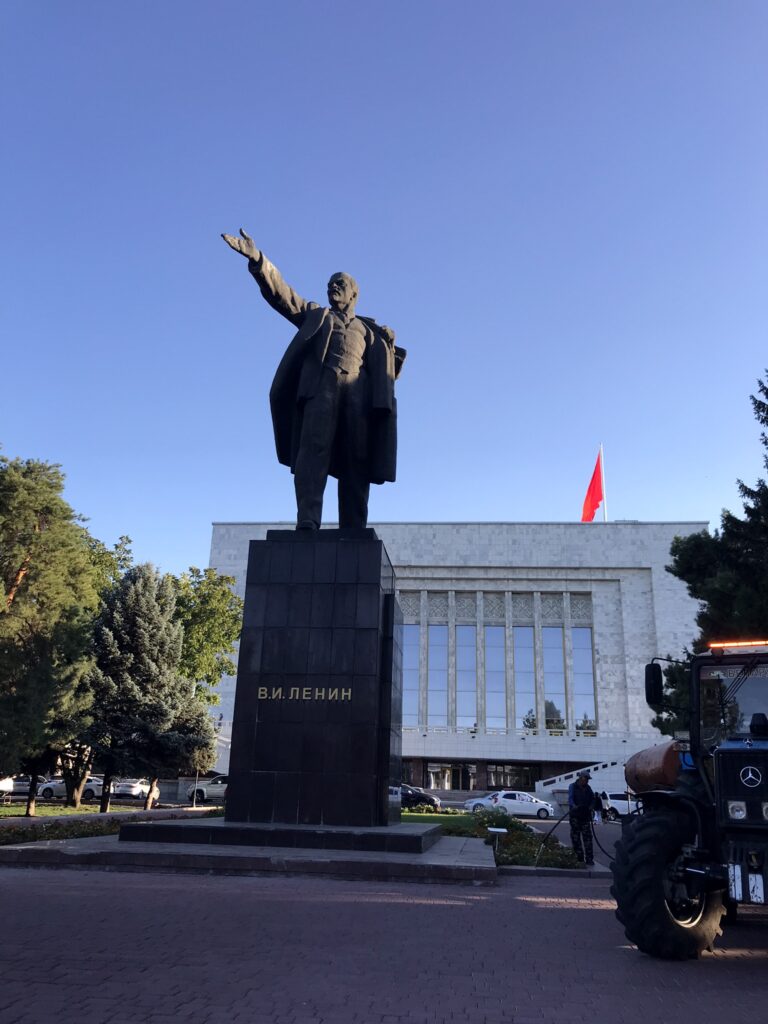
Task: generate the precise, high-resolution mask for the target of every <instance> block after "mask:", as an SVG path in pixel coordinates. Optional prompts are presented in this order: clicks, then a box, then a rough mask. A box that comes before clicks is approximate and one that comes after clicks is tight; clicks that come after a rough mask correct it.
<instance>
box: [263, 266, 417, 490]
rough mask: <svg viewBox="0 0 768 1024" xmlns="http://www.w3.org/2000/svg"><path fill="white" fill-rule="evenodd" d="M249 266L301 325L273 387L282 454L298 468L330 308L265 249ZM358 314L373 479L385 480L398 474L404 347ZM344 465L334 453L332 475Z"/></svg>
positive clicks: (270, 297) (267, 293)
mask: <svg viewBox="0 0 768 1024" xmlns="http://www.w3.org/2000/svg"><path fill="white" fill-rule="evenodd" d="M248 269H249V271H250V272H251V274H252V275H253V277H254V278H255V279H256V282H257V284H258V286H259V288H260V289H261V294H262V295H263V296H264V298H265V299H266V300H267V302H268V303H269V304H270V306H272V308H273V309H275V310H277V312H278V313H280V314H281V315H282V316H284V317H285V318H286V319H287V320H290V321H291V323H292V324H293V325H294V326H295V327H298V333H297V334H296V336H295V337H294V339H293V341H292V342H291V343H290V345H289V346H288V348H287V349H286V351H285V354H284V356H283V358H282V359H281V360H280V365H279V366H278V368H277V372H276V373H275V379H274V380H273V381H272V387H271V388H270V392H269V405H270V409H271V412H272V426H273V428H274V432H275V447H276V449H277V458H278V460H279V461H280V462H281V463H282V464H283V465H284V466H290V467H291V471H293V470H294V469H295V467H296V456H297V455H298V450H299V441H300V439H301V424H302V417H303V409H304V403H305V402H306V401H307V399H309V398H312V396H313V395H315V394H316V392H317V390H318V388H319V386H320V378H321V376H322V373H323V360H324V359H325V355H326V352H327V351H328V344H329V342H330V340H331V333H332V330H333V317H332V316H331V311H330V309H329V308H328V307H326V306H320V305H318V304H317V303H315V302H307V300H306V299H303V298H302V297H301V296H300V295H298V294H297V293H296V292H295V291H294V290H293V288H291V286H290V285H289V284H287V283H286V281H285V280H284V279H283V277H282V276H281V274H280V272H279V271H278V269H277V268H276V267H275V266H274V264H272V263H270V261H269V260H268V259H267V258H266V256H264V255H263V254H262V257H261V260H260V261H258V262H257V261H255V260H249V262H248ZM357 319H358V320H359V321H360V322H361V323H362V324H363V325H364V328H365V339H366V350H365V356H364V358H363V363H364V366H365V370H366V373H367V375H368V379H369V385H370V388H369V390H370V403H371V404H370V416H369V431H368V434H369V458H368V478H369V480H370V482H371V483H374V484H380V483H384V482H385V481H387V480H394V479H395V471H396V463H397V400H396V398H395V380H396V379H397V377H398V376H399V374H400V369H401V367H402V364H403V361H404V359H405V351H404V349H401V348H398V347H397V346H396V345H394V344H393V343H392V342H391V341H390V340H389V339H388V338H387V336H386V335H385V334H384V333H383V332H382V329H381V327H379V325H378V324H377V323H376V322H375V321H374V320H371V319H369V318H368V317H357ZM342 468H343V467H342V464H341V462H340V460H339V458H338V457H334V458H333V459H332V461H331V467H330V473H331V475H332V476H335V477H338V475H339V470H340V469H342Z"/></svg>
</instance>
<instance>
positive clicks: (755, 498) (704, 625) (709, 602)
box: [653, 371, 768, 734]
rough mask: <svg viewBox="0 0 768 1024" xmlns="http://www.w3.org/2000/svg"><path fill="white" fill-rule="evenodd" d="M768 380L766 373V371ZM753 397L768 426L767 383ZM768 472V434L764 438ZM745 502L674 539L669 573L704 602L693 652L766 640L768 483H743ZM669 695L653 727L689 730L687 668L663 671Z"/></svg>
mask: <svg viewBox="0 0 768 1024" xmlns="http://www.w3.org/2000/svg"><path fill="white" fill-rule="evenodd" d="M766 374H767V377H766V380H768V371H766ZM757 386H758V394H757V395H752V396H750V397H751V402H752V409H753V411H754V414H755V418H756V419H757V421H758V422H759V423H760V424H761V426H762V427H763V428H768V383H766V381H763V380H758V382H757ZM760 440H761V443H762V446H763V448H764V450H765V453H766V454H765V455H764V456H763V464H764V466H765V468H766V470H768V434H766V430H765V429H764V430H763V432H762V433H761V435H760ZM738 484H739V493H740V495H741V497H742V500H743V513H742V515H741V516H737V515H734V514H733V513H732V512H729V511H727V510H724V511H723V513H722V516H721V518H720V529H719V530H715V531H714V533H711V534H710V533H708V532H707V531H702V532H701V533H694V534H691V535H690V536H688V537H676V538H675V540H674V541H673V543H672V548H671V552H670V553H671V555H672V563H671V564H670V565H669V566H667V570H668V572H671V573H672V575H673V576H676V577H677V578H678V579H679V580H682V581H683V583H685V584H686V585H687V587H688V593H689V594H690V595H691V597H693V598H695V599H696V600H697V601H699V602H700V606H699V611H698V614H697V616H696V622H697V625H698V627H699V631H700V632H699V636H698V637H696V639H695V640H694V641H693V642H692V644H691V647H692V650H693V652H694V653H698V652H700V651H703V650H706V647H707V644H708V643H709V642H710V641H713V640H750V639H762V638H766V637H767V636H768V484H766V481H765V480H764V479H759V480H758V481H757V483H756V484H755V486H754V487H748V486H747V485H746V484H745V483H744V482H743V481H741V480H740V481H739V482H738ZM664 676H665V697H667V698H668V700H669V703H670V704H671V705H673V709H670V710H669V711H664V712H662V713H661V714H659V715H658V716H657V717H656V718H655V719H654V722H653V724H654V725H656V726H657V727H658V728H659V729H661V730H662V732H665V733H670V734H671V733H674V732H676V731H679V730H683V729H686V728H688V708H689V687H688V670H687V668H686V667H685V666H680V665H674V664H673V665H668V666H667V667H666V668H665V670H664Z"/></svg>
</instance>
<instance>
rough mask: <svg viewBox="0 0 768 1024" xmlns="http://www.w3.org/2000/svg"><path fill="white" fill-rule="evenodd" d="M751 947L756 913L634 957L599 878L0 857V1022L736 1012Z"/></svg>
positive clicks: (257, 1023) (748, 975)
mask: <svg viewBox="0 0 768 1024" xmlns="http://www.w3.org/2000/svg"><path fill="white" fill-rule="evenodd" d="M767 960H768V909H767V910H765V911H761V910H750V911H747V912H746V913H743V918H742V922H741V923H739V924H737V925H735V926H733V927H732V928H731V929H729V931H728V932H727V933H726V938H725V939H724V940H723V941H722V944H721V945H720V947H719V948H718V951H717V952H716V953H715V954H712V955H709V954H707V955H705V956H704V957H703V958H702V959H701V960H699V961H691V962H688V963H665V962H659V961H654V960H651V959H649V958H647V957H645V956H642V955H641V954H639V953H638V952H637V951H636V950H634V949H632V948H631V947H629V946H628V945H627V944H626V942H625V939H624V936H623V933H622V930H621V928H620V926H619V925H618V923H617V922H616V920H615V918H614V916H613V907H612V903H611V901H610V897H609V893H608V881H607V880H604V879H588V878H578V879H575V878H551V877H526V878H521V877H519V876H516V877H505V878H503V879H502V880H501V881H500V883H499V885H498V887H495V888H487V887H473V886H457V885H425V884H419V883H411V884H407V883H406V884H395V883H378V884H377V883H359V882H344V881H336V880H328V879H314V878H285V877H238V878H235V877H227V876H201V875H195V876H179V875H170V874H151V873H147V874H143V873H122V872H114V873H113V872H104V871H71V870H60V871H56V870H35V869H31V868H4V869H2V870H0V979H1V980H0V1024H185V1022H194V1024H241V1022H242V1024H358V1022H364V1024H438V1022H442V1021H445V1022H450V1024H502V1022H503V1024H548V1022H552V1024H571V1022H581V1021H589V1022H591V1024H603V1022H605V1024H640V1022H643V1024H646V1022H648V1024H651V1022H660V1024H666V1022H670V1024H671V1022H674V1024H681V1022H685V1021H693V1022H696V1024H709V1022H717V1024H740V1022H742V1021H743V1022H747V1021H749V1022H750V1024H752V1022H756V1021H759V1020H760V1019H762V1016H763V1009H762V1007H764V1005H765V997H766V992H767V991H768V971H767V970H766V967H767V966H768V964H766V961H767Z"/></svg>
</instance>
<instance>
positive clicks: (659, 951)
mask: <svg viewBox="0 0 768 1024" xmlns="http://www.w3.org/2000/svg"><path fill="white" fill-rule="evenodd" d="M693 839H694V829H693V826H692V824H691V822H690V821H689V819H688V818H687V817H686V816H685V815H684V814H683V815H680V816H678V815H676V814H674V813H673V812H671V811H654V812H651V813H648V814H643V815H640V816H636V817H633V818H632V819H631V820H630V821H629V823H628V824H627V825H626V826H625V827H624V831H623V832H622V836H621V839H620V840H619V841H618V843H617V844H616V853H615V860H614V861H613V862H612V863H611V871H612V872H613V885H612V886H611V893H612V894H613V897H614V899H615V900H616V905H617V910H616V917H618V919H619V921H621V923H622V924H623V925H624V931H625V934H626V936H627V938H628V939H629V940H630V942H634V944H635V945H636V946H637V947H638V949H640V950H642V951H643V952H644V953H648V954H649V955H650V956H657V957H662V958H663V959H666V960H686V959H688V958H689V957H697V956H698V955H699V954H700V953H701V952H703V951H704V950H705V949H712V946H713V944H714V942H715V939H716V938H717V937H718V936H719V935H722V929H721V927H720V920H721V918H722V916H723V914H724V913H725V893H724V892H696V891H695V889H693V888H692V887H691V884H690V882H687V881H686V879H685V876H684V875H683V873H682V871H681V870H680V866H681V858H682V852H683V846H685V845H687V844H688V843H691V842H693Z"/></svg>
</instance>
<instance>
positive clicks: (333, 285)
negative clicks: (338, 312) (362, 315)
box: [328, 274, 357, 310]
mask: <svg viewBox="0 0 768 1024" xmlns="http://www.w3.org/2000/svg"><path fill="white" fill-rule="evenodd" d="M356 298H357V285H356V284H355V282H354V279H353V278H351V277H350V276H349V274H334V275H333V277H332V278H331V279H330V281H329V282H328V301H329V302H330V304H331V306H332V307H333V308H334V309H344V310H346V309H349V307H350V306H354V304H355V299H356Z"/></svg>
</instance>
